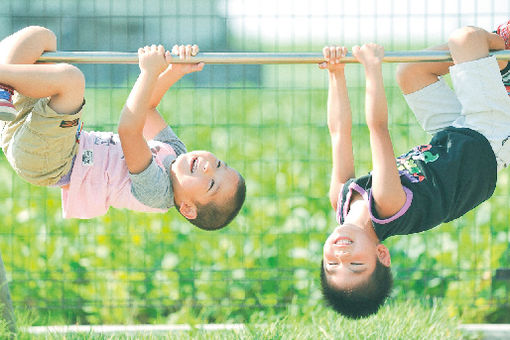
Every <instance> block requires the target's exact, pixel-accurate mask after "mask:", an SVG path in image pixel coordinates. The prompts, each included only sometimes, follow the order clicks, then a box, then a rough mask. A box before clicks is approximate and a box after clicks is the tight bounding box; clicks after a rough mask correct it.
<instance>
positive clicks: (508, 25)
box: [494, 20, 510, 50]
mask: <svg viewBox="0 0 510 340" xmlns="http://www.w3.org/2000/svg"><path fill="white" fill-rule="evenodd" d="M494 33H496V34H497V35H499V36H500V37H501V38H503V40H504V41H505V50H510V20H509V21H507V22H505V23H504V24H501V25H499V26H498V28H496V31H495V32H494Z"/></svg>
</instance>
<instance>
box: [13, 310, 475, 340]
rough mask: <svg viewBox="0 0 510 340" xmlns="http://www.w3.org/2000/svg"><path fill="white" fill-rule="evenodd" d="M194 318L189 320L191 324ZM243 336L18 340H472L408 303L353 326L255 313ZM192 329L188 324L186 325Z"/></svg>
mask: <svg viewBox="0 0 510 340" xmlns="http://www.w3.org/2000/svg"><path fill="white" fill-rule="evenodd" d="M192 319H193V317H191V318H190V320H192ZM247 321H248V322H247V323H246V324H245V327H244V329H243V330H231V331H220V330H218V331H204V330H199V329H195V330H192V331H175V332H169V333H161V332H159V333H154V334H150V333H136V334H133V333H131V334H112V333H108V334H92V333H89V334H77V333H75V334H71V333H68V334H55V333H54V334H44V335H39V336H36V335H34V334H29V333H26V332H23V331H22V332H20V334H19V335H18V338H19V339H64V338H65V339H66V340H70V339H94V340H96V339H97V340H99V339H104V340H106V339H119V340H120V339H134V338H136V339H147V340H149V339H154V340H156V339H180V340H184V339H195V340H196V339H207V340H209V339H222V340H229V339H232V340H233V339H406V340H407V339H409V340H412V339H417V340H418V339H420V340H421V339H461V338H463V336H464V338H465V339H468V338H469V339H475V338H476V337H474V336H468V335H463V334H462V333H461V332H460V331H459V329H458V326H459V322H460V321H459V319H456V318H451V317H449V316H448V312H447V310H446V309H445V308H444V307H441V304H437V303H431V304H429V305H427V306H424V305H422V304H420V302H416V301H409V302H408V303H397V304H391V305H388V306H385V307H384V308H383V309H382V310H381V312H380V313H379V314H378V315H376V316H374V317H370V318H368V319H363V320H358V321H353V320H347V319H344V318H341V317H338V316H337V315H335V314H334V313H333V312H331V311H330V310H327V309H324V308H322V307H313V308H305V309H301V308H299V307H297V306H294V307H292V306H291V307H289V308H288V310H287V312H286V313H285V314H284V315H271V314H265V313H254V314H253V315H252V316H251V317H250V320H247ZM191 325H193V324H191Z"/></svg>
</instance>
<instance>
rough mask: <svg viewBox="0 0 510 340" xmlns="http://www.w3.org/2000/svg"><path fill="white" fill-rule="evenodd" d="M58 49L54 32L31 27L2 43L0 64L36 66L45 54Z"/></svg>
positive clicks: (12, 35)
mask: <svg viewBox="0 0 510 340" xmlns="http://www.w3.org/2000/svg"><path fill="white" fill-rule="evenodd" d="M56 49H57V38H56V37H55V34H54V33H53V32H52V31H50V30H49V29H47V28H44V27H41V26H29V27H25V28H23V29H21V30H19V31H17V32H16V33H14V34H11V35H10V36H8V37H6V38H4V39H3V40H2V41H0V63H1V64H34V63H35V62H36V61H37V59H38V58H39V57H40V56H41V54H42V53H43V52H48V51H55V50H56Z"/></svg>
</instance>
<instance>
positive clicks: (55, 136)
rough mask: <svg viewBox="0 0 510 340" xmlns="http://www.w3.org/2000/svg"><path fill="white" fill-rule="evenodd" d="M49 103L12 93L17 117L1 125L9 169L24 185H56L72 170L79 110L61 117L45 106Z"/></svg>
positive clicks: (0, 130)
mask: <svg viewBox="0 0 510 340" xmlns="http://www.w3.org/2000/svg"><path fill="white" fill-rule="evenodd" d="M49 100H50V99H49V98H40V99H34V98H29V97H25V96H23V95H20V94H19V93H17V92H15V95H14V97H13V103H14V106H15V107H16V110H17V111H18V115H17V117H16V119H15V120H14V121H12V122H0V133H1V135H0V138H1V139H0V143H1V146H2V150H3V151H4V154H5V155H6V157H7V160H8V161H9V163H10V164H11V166H12V168H13V169H14V171H15V172H16V173H17V174H18V175H19V176H20V177H21V178H23V179H25V180H26V181H27V182H29V183H32V184H35V185H41V186H49V185H56V184H57V183H58V181H59V180H60V179H61V178H62V177H63V176H65V175H66V174H67V173H68V172H69V171H70V170H71V166H72V160H73V157H74V156H75V155H76V152H77V150H78V143H77V142H76V133H77V128H78V126H79V122H80V117H81V108H80V110H79V111H78V112H77V113H76V114H72V115H62V114H58V113H56V112H55V111H54V110H53V109H51V108H50V107H49V106H48V102H49Z"/></svg>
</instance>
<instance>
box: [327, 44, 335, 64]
mask: <svg viewBox="0 0 510 340" xmlns="http://www.w3.org/2000/svg"><path fill="white" fill-rule="evenodd" d="M329 53H330V54H329V63H330V64H334V63H335V62H336V47H335V46H330V47H329Z"/></svg>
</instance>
